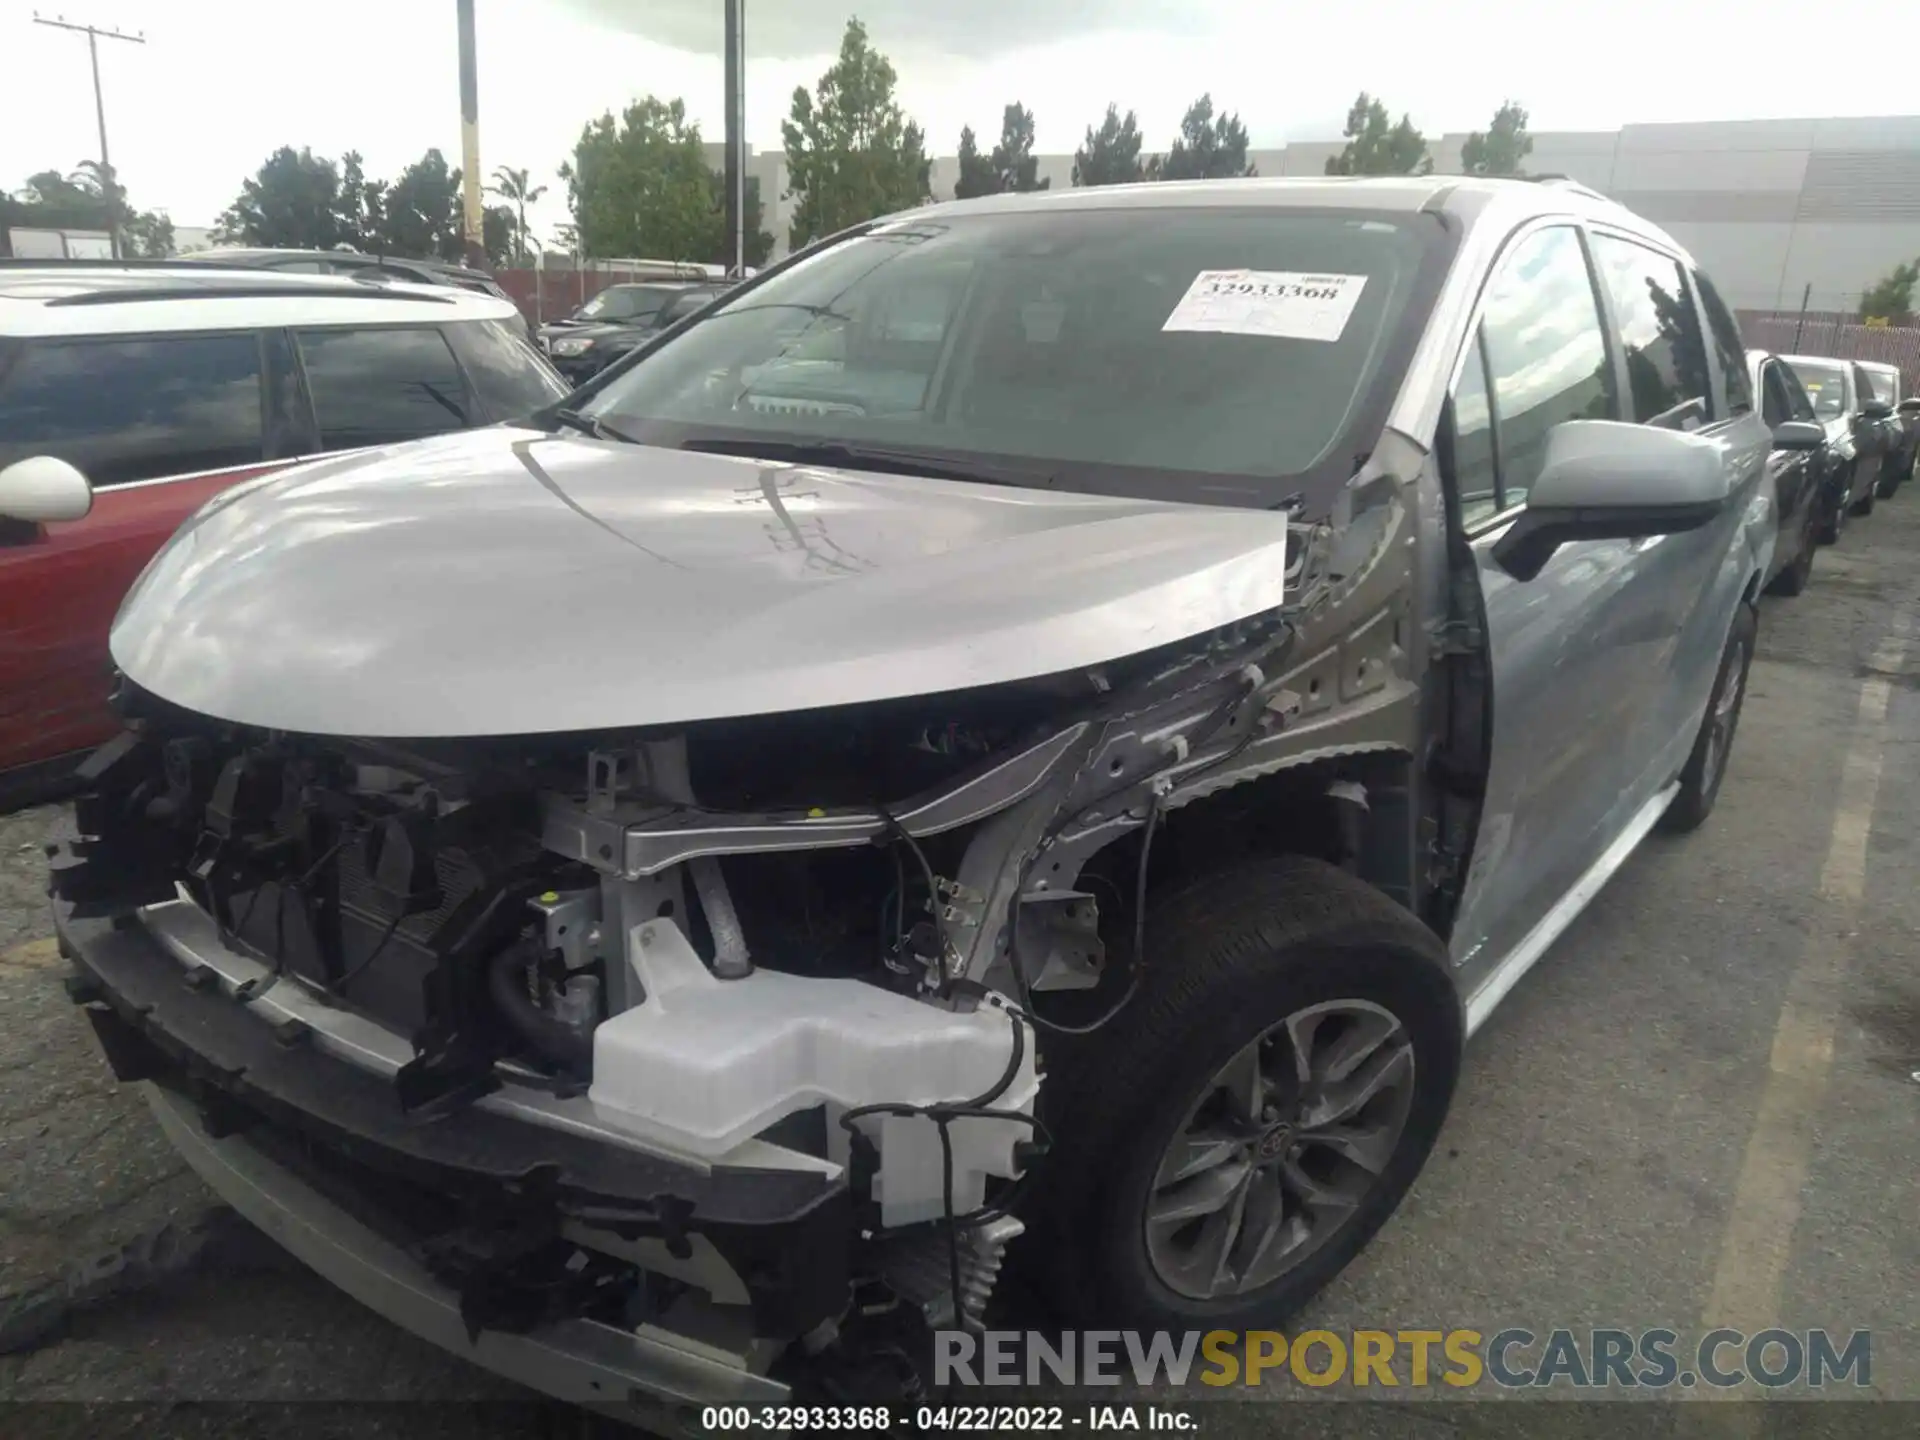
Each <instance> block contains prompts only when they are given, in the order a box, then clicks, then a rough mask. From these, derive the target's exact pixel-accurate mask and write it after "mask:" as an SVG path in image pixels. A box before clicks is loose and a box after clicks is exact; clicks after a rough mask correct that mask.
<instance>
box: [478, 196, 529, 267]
mask: <svg viewBox="0 0 1920 1440" xmlns="http://www.w3.org/2000/svg"><path fill="white" fill-rule="evenodd" d="M480 233H481V235H482V236H484V237H485V238H484V239H483V240H482V242H481V243H482V245H483V246H484V247H485V249H486V252H487V259H488V261H489V262H490V263H492V264H494V265H513V264H517V263H519V260H520V258H521V255H522V251H521V249H520V219H519V216H518V215H516V214H515V213H514V210H513V207H512V206H510V205H489V206H487V207H486V208H485V209H484V210H482V211H481V212H480Z"/></svg>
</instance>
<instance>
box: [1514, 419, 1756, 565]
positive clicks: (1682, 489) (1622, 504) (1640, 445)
mask: <svg viewBox="0 0 1920 1440" xmlns="http://www.w3.org/2000/svg"><path fill="white" fill-rule="evenodd" d="M1546 452H1547V453H1546V457H1545V460H1544V462H1543V463H1542V465H1541V467H1540V477H1539V478H1538V479H1537V480H1535V481H1534V483H1533V488H1532V489H1531V490H1530V491H1528V493H1527V505H1526V509H1524V510H1523V511H1521V512H1520V515H1519V517H1518V518H1517V519H1515V521H1514V522H1513V524H1512V525H1511V526H1510V527H1509V528H1508V530H1507V533H1506V534H1505V535H1503V536H1501V537H1500V539H1499V541H1498V542H1497V543H1496V544H1495V545H1494V547H1493V557H1494V559H1495V560H1497V561H1498V562H1499V563H1500V565H1501V567H1502V568H1503V569H1505V570H1506V571H1507V573H1508V574H1510V575H1512V576H1513V577H1514V579H1516V580H1531V579H1533V578H1534V576H1536V575H1538V574H1539V573H1540V571H1541V569H1542V567H1544V566H1545V565H1546V563H1547V561H1548V560H1549V559H1551V558H1552V556H1553V552H1554V551H1556V550H1558V549H1559V548H1560V547H1561V546H1562V545H1566V544H1570V543H1572V542H1573V541H1576V540H1637V539H1641V538H1644V537H1646V536H1650V535H1676V534H1679V533H1681V532H1682V531H1686V530H1695V529H1698V528H1699V527H1700V526H1702V525H1705V524H1706V523H1708V522H1709V521H1710V520H1712V519H1713V518H1714V516H1716V515H1718V514H1719V513H1720V512H1721V511H1722V510H1723V509H1724V508H1725V507H1726V504H1727V498H1728V496H1729V495H1730V494H1731V493H1732V485H1731V482H1730V480H1729V478H1728V473H1727V466H1726V462H1725V460H1724V458H1723V457H1722V456H1721V453H1720V449H1719V447H1718V446H1717V445H1715V444H1714V443H1713V442H1712V441H1710V440H1703V439H1701V438H1700V437H1699V436H1697V435H1690V434H1687V433H1686V432H1685V431H1681V430H1659V429H1654V428H1653V427H1651V426H1647V425H1629V424H1626V423H1624V422H1622V421H1619V420H1568V421H1564V422H1562V423H1561V424H1559V425H1556V426H1554V427H1553V429H1551V430H1549V431H1548V432H1547V443H1546Z"/></svg>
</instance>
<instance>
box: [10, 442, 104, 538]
mask: <svg viewBox="0 0 1920 1440" xmlns="http://www.w3.org/2000/svg"><path fill="white" fill-rule="evenodd" d="M91 509H93V487H92V486H91V485H89V484H88V483H87V477H86V476H84V475H82V474H81V473H80V472H79V471H78V470H77V469H75V468H74V467H73V466H71V465H69V464H68V463H67V462H66V461H64V460H58V459H55V458H54V457H53V456H51V455H29V456H28V457H27V458H26V459H24V460H16V461H14V462H13V464H11V465H9V466H7V468H6V469H4V470H0V516H4V517H5V518H6V519H9V520H25V521H27V522H29V523H31V524H38V523H40V522H42V521H46V520H79V519H82V518H84V517H85V515H86V513H87V512H88V511H89V510H91Z"/></svg>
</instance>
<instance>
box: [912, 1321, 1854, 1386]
mask: <svg viewBox="0 0 1920 1440" xmlns="http://www.w3.org/2000/svg"><path fill="white" fill-rule="evenodd" d="M933 1356H934V1383H935V1384H936V1385H962V1386H966V1385H976V1386H991V1385H1007V1386H1015V1385H1018V1386H1037V1385H1127V1384H1132V1385H1137V1386H1141V1387H1146V1386H1151V1385H1173V1386H1185V1385H1194V1384H1199V1385H1207V1386H1214V1387H1221V1386H1258V1385H1271V1384H1275V1383H1286V1384H1299V1385H1310V1386H1316V1387H1325V1386H1331V1385H1345V1386H1349V1387H1353V1388H1359V1389H1375V1388H1380V1389H1384V1388H1401V1387H1404V1388H1412V1389H1420V1388H1426V1387H1436V1386H1447V1387H1452V1388H1454V1389H1467V1388H1470V1387H1473V1386H1477V1385H1485V1384H1492V1385H1496V1386H1500V1387H1503V1388H1507V1389H1516V1388H1522V1387H1526V1388H1536V1387H1547V1388H1551V1387H1554V1386H1565V1387H1570V1388H1573V1389H1578V1390H1588V1389H1608V1388H1627V1389H1642V1388H1651V1389H1665V1388H1667V1387H1675V1386H1677V1387H1679V1388H1681V1389H1691V1388H1693V1387H1695V1386H1699V1385H1705V1386H1709V1387H1712V1388H1716V1389H1726V1388H1730V1387H1733V1386H1737V1385H1742V1384H1753V1385H1759V1386H1763V1387H1765V1388H1767V1389H1780V1388H1782V1387H1785V1386H1791V1385H1799V1386H1805V1387H1808V1388H1812V1389H1820V1388H1823V1387H1825V1386H1828V1385H1852V1386H1856V1387H1864V1386H1867V1385H1870V1384H1871V1383H1872V1381H1873V1335H1872V1332H1870V1331H1866V1330H1851V1331H1847V1332H1845V1333H1844V1334H1842V1333H1841V1332H1838V1331H1828V1330H1805V1331H1796V1330H1778V1329H1774V1330H1760V1331H1756V1332H1754V1333H1753V1334H1751V1335H1749V1334H1747V1333H1745V1332H1743V1331H1739V1330H1709V1331H1706V1332H1705V1333H1703V1334H1700V1335H1699V1336H1697V1337H1696V1338H1692V1339H1683V1337H1682V1336H1681V1334H1680V1332H1678V1331H1675V1330H1668V1329H1650V1330H1637V1331H1636V1330H1616V1329H1604V1328H1593V1329H1586V1330H1574V1329H1556V1330H1549V1331H1546V1332H1544V1333H1535V1332H1534V1331H1532V1330H1525V1329H1517V1328H1514V1329H1505V1330H1496V1331H1493V1332H1492V1333H1490V1334H1489V1333H1485V1332H1482V1331H1479V1330H1466V1329H1456V1330H1351V1331H1345V1332H1338V1333H1336V1332H1335V1331H1332V1330H1307V1331H1303V1332H1301V1333H1300V1334H1298V1335H1294V1336H1287V1335H1284V1334H1282V1333H1280V1332H1279V1331H1277V1330H1249V1331H1245V1332H1244V1333H1243V1332H1239V1331H1233V1330H1209V1331H1206V1332H1204V1333H1202V1332H1200V1331H1186V1332H1184V1333H1174V1332H1170V1331H1164V1330H1160V1331H1145V1332H1143V1331H1137V1330H1081V1331H1067V1332H1064V1333H1058V1334H1044V1333H1041V1332H1039V1331H1033V1330H988V1331H985V1332H984V1333H981V1334H977V1335H976V1334H972V1333H969V1332H966V1331H960V1330H942V1331H940V1332H938V1333H937V1334H936V1335H935V1336H934V1351H933Z"/></svg>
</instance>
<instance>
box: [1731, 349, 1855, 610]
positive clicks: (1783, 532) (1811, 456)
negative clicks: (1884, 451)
mask: <svg viewBox="0 0 1920 1440" xmlns="http://www.w3.org/2000/svg"><path fill="white" fill-rule="evenodd" d="M1747 376H1748V383H1749V384H1750V385H1751V387H1752V390H1753V393H1754V394H1755V395H1757V396H1759V397H1760V415H1761V418H1762V419H1763V420H1765V421H1766V423H1767V428H1768V430H1770V431H1771V432H1772V434H1773V452H1772V453H1771V454H1770V455H1768V456H1767V478H1768V479H1769V480H1770V481H1771V482H1772V488H1773V509H1774V513H1775V515H1776V516H1778V517H1779V521H1778V529H1777V533H1776V535H1775V538H1774V543H1773V559H1772V561H1771V562H1770V563H1769V565H1768V566H1767V573H1766V581H1765V588H1766V589H1768V590H1770V591H1772V592H1773V593H1775V594H1777V595H1798V594H1799V593H1800V592H1801V591H1802V590H1804V589H1806V588H1807V580H1808V578H1809V577H1810V576H1811V575H1812V573H1813V557H1814V555H1815V553H1816V552H1817V551H1818V550H1819V548H1820V537H1821V536H1822V535H1823V534H1825V533H1826V532H1827V531H1828V530H1829V529H1831V528H1832V526H1833V523H1834V508H1835V500H1836V498H1837V497H1836V489H1835V486H1834V485H1833V484H1831V483H1830V481H1829V477H1830V476H1831V475H1832V474H1833V473H1834V471H1836V470H1837V469H1839V468H1840V467H1841V462H1840V460H1839V459H1838V458H1837V457H1836V456H1834V455H1833V454H1832V447H1831V442H1830V441H1829V440H1828V438H1827V430H1826V427H1825V426H1824V425H1822V424H1821V423H1820V421H1819V419H1818V417H1817V416H1816V415H1815V413H1814V408H1813V401H1812V400H1811V399H1810V398H1809V397H1808V395H1807V392H1806V389H1805V388H1804V387H1803V386H1802V385H1801V384H1800V378H1799V376H1797V375H1795V374H1794V372H1793V368H1792V367H1791V366H1789V365H1788V364H1787V363H1786V361H1784V360H1782V359H1781V358H1780V357H1779V356H1778V355H1774V354H1770V353H1769V352H1767V351H1765V350H1749V351H1748V352H1747Z"/></svg>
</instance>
